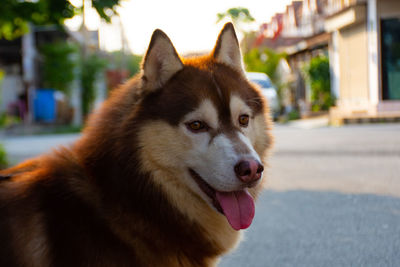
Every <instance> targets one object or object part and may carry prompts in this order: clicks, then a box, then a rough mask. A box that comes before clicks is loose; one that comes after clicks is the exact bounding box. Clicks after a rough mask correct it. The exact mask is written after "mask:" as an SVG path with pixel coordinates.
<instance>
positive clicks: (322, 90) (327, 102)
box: [305, 56, 335, 111]
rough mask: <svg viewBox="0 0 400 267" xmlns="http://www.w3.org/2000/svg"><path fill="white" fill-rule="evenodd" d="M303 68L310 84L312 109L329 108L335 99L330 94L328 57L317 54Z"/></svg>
mask: <svg viewBox="0 0 400 267" xmlns="http://www.w3.org/2000/svg"><path fill="white" fill-rule="evenodd" d="M305 70H306V74H307V76H308V79H309V82H310V86H311V102H312V110H313V111H320V110H329V107H331V106H333V105H334V102H335V99H334V97H333V96H332V94H331V85H330V72H329V59H328V57H326V56H318V57H315V58H313V59H311V61H310V63H309V64H308V65H307V66H306V67H305Z"/></svg>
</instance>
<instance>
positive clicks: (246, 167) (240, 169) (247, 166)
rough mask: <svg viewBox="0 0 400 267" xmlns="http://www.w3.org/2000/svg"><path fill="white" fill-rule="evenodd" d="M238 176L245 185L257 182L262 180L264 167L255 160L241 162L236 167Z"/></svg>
mask: <svg viewBox="0 0 400 267" xmlns="http://www.w3.org/2000/svg"><path fill="white" fill-rule="evenodd" d="M234 168H235V173H236V176H237V177H238V178H239V179H240V180H241V181H243V182H245V183H250V182H254V181H257V180H258V179H260V178H261V174H262V172H263V170H264V166H263V165H261V163H260V162H258V161H257V160H254V159H246V160H241V161H239V162H238V163H237V164H236V165H235V167H234Z"/></svg>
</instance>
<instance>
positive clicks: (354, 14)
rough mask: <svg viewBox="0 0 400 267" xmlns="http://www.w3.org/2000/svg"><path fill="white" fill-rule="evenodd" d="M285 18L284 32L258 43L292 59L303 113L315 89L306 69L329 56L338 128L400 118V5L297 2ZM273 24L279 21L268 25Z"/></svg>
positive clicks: (370, 0)
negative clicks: (347, 123) (352, 122)
mask: <svg viewBox="0 0 400 267" xmlns="http://www.w3.org/2000/svg"><path fill="white" fill-rule="evenodd" d="M280 16H281V18H282V19H281V25H280V29H279V31H276V30H275V31H264V32H263V34H264V35H263V38H264V40H263V41H262V42H261V41H259V42H258V44H259V45H260V46H263V45H265V46H269V47H270V48H273V49H275V50H278V51H280V52H282V51H284V52H286V54H287V55H288V57H287V60H288V62H289V65H290V67H291V69H292V72H293V75H292V76H293V77H295V81H294V90H293V91H294V92H293V94H294V97H293V99H294V104H295V105H297V107H298V108H299V109H300V111H301V114H302V115H304V116H307V115H308V114H309V111H310V110H309V106H310V89H309V87H308V85H307V83H306V82H304V77H303V75H302V71H301V70H302V68H303V66H304V65H305V64H307V63H308V62H309V61H310V60H311V58H313V57H315V56H319V55H326V56H328V57H329V62H330V72H331V73H330V74H331V75H330V76H331V91H332V93H333V95H334V96H335V98H336V100H337V101H336V105H335V107H332V108H331V109H330V112H329V113H330V118H331V122H332V123H333V124H341V123H343V121H345V120H346V119H363V118H368V119H377V120H379V119H381V118H385V119H386V118H400V34H399V33H400V1H398V0H303V1H293V2H292V3H291V4H290V5H288V6H287V8H286V11H285V12H284V13H283V14H281V15H280ZM273 25H276V17H273V19H272V20H271V23H270V24H267V25H264V26H263V27H264V29H274V27H273ZM271 32H272V33H273V35H271ZM266 33H268V34H266ZM258 40H260V38H258Z"/></svg>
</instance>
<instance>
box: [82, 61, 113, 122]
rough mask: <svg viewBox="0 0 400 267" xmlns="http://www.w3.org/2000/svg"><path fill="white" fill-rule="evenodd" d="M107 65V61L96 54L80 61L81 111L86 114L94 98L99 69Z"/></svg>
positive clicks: (101, 69)
mask: <svg viewBox="0 0 400 267" xmlns="http://www.w3.org/2000/svg"><path fill="white" fill-rule="evenodd" d="M106 66H107V61H106V60H104V59H102V58H100V57H99V56H98V55H96V54H91V55H89V56H88V57H86V58H85V59H84V60H83V62H82V71H81V83H82V112H83V115H84V116H86V115H88V114H89V112H90V110H91V109H92V106H93V102H94V100H95V98H96V80H97V78H98V75H99V74H100V72H101V71H103V70H104V69H105V67H106Z"/></svg>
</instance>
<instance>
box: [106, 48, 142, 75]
mask: <svg viewBox="0 0 400 267" xmlns="http://www.w3.org/2000/svg"><path fill="white" fill-rule="evenodd" d="M141 62H142V56H139V55H133V54H128V55H127V54H125V53H123V52H121V51H116V52H113V53H112V55H111V63H112V65H113V66H112V68H115V69H128V70H129V76H133V75H135V74H136V73H138V72H139V71H140V63H141Z"/></svg>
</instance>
